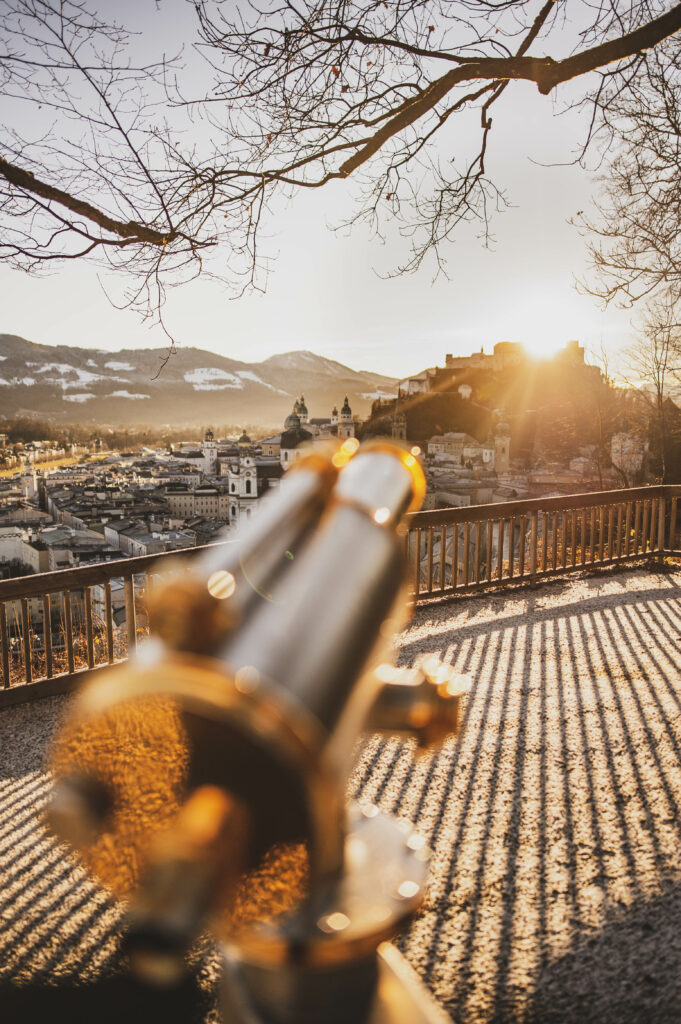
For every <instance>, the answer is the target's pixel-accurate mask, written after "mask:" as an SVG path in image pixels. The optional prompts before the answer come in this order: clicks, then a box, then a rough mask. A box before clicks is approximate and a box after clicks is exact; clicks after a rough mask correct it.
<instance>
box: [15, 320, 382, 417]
mask: <svg viewBox="0 0 681 1024" xmlns="http://www.w3.org/2000/svg"><path fill="white" fill-rule="evenodd" d="M166 354H167V353H166V351H165V350H163V349H123V350H122V351H121V352H117V353H111V352H104V351H102V350H101V349H96V348H75V347H71V346H70V345H59V346H52V345H39V344H36V343H35V342H32V341H26V340H25V339H24V338H19V337H17V336H16V335H12V334H0V415H3V416H16V415H38V416H41V417H51V418H53V419H56V420H60V421H62V422H68V421H74V420H77V421H79V422H98V423H102V424H110V425H116V424H122V423H128V424H131V425H132V424H154V425H157V426H160V425H162V424H170V425H173V424H177V425H185V424H187V425H188V424H195V425H197V426H203V425H206V424H209V423H214V424H239V423H253V424H258V423H260V424H263V425H267V426H269V425H276V424H279V423H281V422H282V421H283V419H284V417H285V416H286V415H287V414H288V413H289V412H290V411H291V406H292V404H293V402H294V401H295V399H296V398H297V397H298V396H299V395H301V394H303V395H304V396H305V402H306V405H307V407H308V409H309V412H310V416H312V417H314V416H328V415H329V413H330V411H331V408H332V406H333V405H334V404H336V405H340V403H342V401H343V399H344V398H345V395H346V394H347V395H348V397H349V399H350V405H351V406H352V409H353V412H356V413H358V414H359V415H360V416H364V415H366V414H367V413H368V412H369V409H370V406H371V402H372V400H373V399H374V398H377V397H383V396H385V397H392V396H394V394H395V390H396V386H397V381H396V380H393V379H392V378H390V377H382V376H381V375H380V374H376V373H367V372H364V371H357V370H351V369H350V368H349V367H348V366H343V364H342V363H337V362H335V361H334V360H333V359H326V358H325V357H323V356H318V355H315V354H314V353H313V352H302V351H298V352H285V353H283V354H281V355H276V356H271V357H270V358H269V359H265V360H264V361H263V362H260V363H245V362H240V361H239V360H236V359H228V358H226V357H224V356H220V355H217V354H216V353H215V352H207V351H205V350H204V349H198V348H182V349H179V350H178V352H177V353H176V354H174V355H172V356H171V357H170V359H169V360H168V362H167V363H166V365H165V366H164V367H163V369H162V371H161V373H160V375H159V376H158V377H157V376H156V375H157V374H158V372H159V367H160V366H161V363H162V361H163V359H164V358H165V356H166Z"/></svg>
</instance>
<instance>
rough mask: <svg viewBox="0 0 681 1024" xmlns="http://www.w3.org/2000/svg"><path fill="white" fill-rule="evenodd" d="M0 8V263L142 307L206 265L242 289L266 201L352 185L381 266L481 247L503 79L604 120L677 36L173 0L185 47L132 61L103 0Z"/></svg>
mask: <svg viewBox="0 0 681 1024" xmlns="http://www.w3.org/2000/svg"><path fill="white" fill-rule="evenodd" d="M176 2H177V0H176ZM171 3H172V0H165V4H164V7H165V9H166V10H167V9H168V7H169V6H170V5H171ZM2 5H3V19H2V25H1V28H0V45H2V49H3V57H2V62H1V64H0V68H1V70H0V96H2V97H3V109H4V110H6V111H8V120H7V127H6V129H5V131H4V133H3V134H2V135H1V136H0V258H4V259H5V260H8V261H10V262H11V263H13V264H14V265H17V266H21V267H23V268H25V269H28V270H35V269H38V268H40V267H41V266H45V265H48V266H49V265H50V264H51V263H52V262H53V261H55V260H62V259H76V258H83V257H94V258H97V259H100V260H102V261H104V262H105V263H106V264H107V265H109V266H111V267H114V268H116V269H122V270H124V271H127V272H128V273H129V274H131V275H132V276H131V278H130V280H131V282H132V285H131V289H130V291H129V292H128V295H127V299H128V301H129V302H131V303H133V304H137V305H139V306H140V307H141V308H142V309H146V310H149V309H151V310H154V309H158V308H159V307H160V304H161V303H162V299H163V289H164V287H165V284H166V283H173V282H176V281H181V280H183V279H185V278H186V276H187V275H188V274H196V273H200V272H204V271H205V270H206V269H207V267H209V266H210V268H212V269H213V270H214V271H217V272H218V273H220V274H221V275H222V276H223V277H227V278H229V279H231V280H233V281H237V282H238V281H239V280H243V275H245V281H246V283H250V284H256V285H257V283H258V280H259V279H258V271H259V270H260V269H263V268H264V267H265V266H266V261H265V260H264V259H262V258H261V249H260V241H259V238H260V233H261V229H262V226H263V224H264V221H265V218H266V215H267V214H268V212H270V211H271V210H272V208H273V207H276V202H277V196H278V195H284V196H286V195H290V194H291V193H294V192H296V191H298V190H300V189H309V188H315V189H316V188H320V187H326V186H328V185H329V183H331V182H332V181H334V180H338V179H340V180H343V179H346V178H348V177H350V176H352V177H353V178H356V179H357V193H358V194H357V199H358V206H357V208H356V209H357V212H356V214H355V216H354V217H353V218H352V219H353V220H354V219H357V218H364V219H366V220H368V222H369V223H370V224H371V225H372V226H373V227H374V228H375V229H376V230H378V231H380V230H381V226H382V224H383V221H384V217H395V218H397V220H398V222H399V223H400V225H401V228H402V230H403V231H404V232H405V233H407V234H408V235H409V236H410V238H411V253H410V255H409V256H408V258H407V259H406V261H405V263H404V265H403V266H402V267H400V268H399V269H400V270H413V269H416V268H417V267H419V266H420V265H421V263H422V262H423V260H424V258H425V257H426V255H427V254H433V255H434V257H435V259H436V262H437V265H438V266H442V249H441V246H442V243H443V242H445V241H447V240H449V239H450V238H451V237H452V234H453V232H455V231H456V228H457V227H458V226H459V225H460V224H461V223H462V222H466V221H472V222H477V223H479V225H480V229H481V233H482V235H483V236H484V237H486V234H487V230H488V223H489V216H490V214H491V212H493V211H494V209H495V208H497V207H498V206H499V205H500V204H503V202H504V194H503V191H502V187H503V186H502V183H498V182H495V181H493V180H491V179H490V177H489V176H488V172H487V154H488V149H489V145H490V139H491V131H492V113H493V110H495V109H497V107H498V101H499V100H500V98H501V96H502V95H503V94H504V93H505V92H506V91H507V89H508V87H509V85H510V84H511V82H513V81H523V82H530V83H534V84H535V85H536V87H537V88H538V90H539V92H540V93H541V94H542V95H548V94H550V93H551V92H552V91H553V90H554V89H555V88H556V87H557V86H559V85H560V84H561V83H564V82H568V81H571V80H574V79H578V78H581V77H582V76H588V77H587V78H585V86H584V88H585V95H586V98H587V101H588V102H589V103H590V104H591V110H592V115H593V116H594V117H596V118H599V117H600V118H601V120H602V119H603V112H604V109H605V107H606V106H607V105H604V102H603V98H604V97H605V96H606V95H609V94H610V93H614V95H621V96H623V97H624V96H629V97H631V101H632V102H635V101H636V95H637V91H636V90H637V88H638V86H637V83H638V80H639V76H640V75H641V74H645V72H646V69H647V68H648V67H649V60H648V57H646V51H649V50H650V49H651V48H654V47H659V46H660V44H661V43H662V42H663V41H664V40H665V39H667V38H668V37H669V36H670V35H672V34H673V33H675V32H677V31H678V30H679V28H680V27H681V4H677V5H674V6H672V7H669V5H668V4H667V3H666V2H664V0H607V2H600V0H596V2H595V3H594V2H593V0H570V3H569V4H568V2H567V0H548V2H544V3H543V4H542V3H541V2H538V0H300V2H297V3H296V2H294V0H210V2H209V0H193V3H192V5H191V6H192V7H193V8H194V9H195V12H196V18H197V21H196V26H197V28H196V31H197V40H196V47H191V46H189V47H188V48H187V49H186V50H185V53H184V55H183V56H182V57H179V58H178V59H175V60H171V59H168V58H167V57H166V56H164V55H163V54H158V55H154V54H150V55H149V60H148V62H146V61H142V62H136V61H135V60H134V59H133V54H134V53H136V52H137V50H139V49H140V41H136V40H134V39H133V38H131V36H130V34H129V33H127V32H126V31H125V29H124V27H122V26H120V25H118V24H116V23H115V22H113V21H112V20H110V19H107V18H105V17H102V16H100V14H98V13H97V12H98V10H99V9H101V10H105V9H106V8H105V7H104V4H103V3H102V2H101V0H100V3H99V5H97V3H96V0H2ZM568 18H570V19H572V20H568ZM567 40H569V42H567ZM144 42H145V41H144V40H142V41H141V43H144ZM189 42H191V40H189ZM152 45H153V41H147V46H149V47H150V46H152ZM672 49H673V48H672ZM549 50H551V51H553V52H552V55H551V56H548V55H547V52H548V51H549ZM660 54H661V57H660V60H661V61H662V62H663V63H664V62H665V61H667V60H668V59H669V58H668V56H667V54H668V51H667V49H665V48H664V47H662V49H661V50H660ZM591 72H594V73H595V76H591V75H589V73H591ZM206 75H208V78H209V81H207V82H206ZM27 110H28V111H30V117H29V118H27V117H26V116H25V113H26V111H27ZM457 123H458V124H459V130H458V132H455V130H454V125H455V124H457ZM593 123H594V124H595V123H596V122H595V121H594V122H593ZM476 124H477V129H476V130H475V132H474V134H475V142H474V144H473V145H472V149H470V151H468V152H467V151H466V142H467V140H468V139H469V138H470V134H471V129H472V128H474V127H475V125H476ZM213 257H215V258H213ZM207 261H208V263H207Z"/></svg>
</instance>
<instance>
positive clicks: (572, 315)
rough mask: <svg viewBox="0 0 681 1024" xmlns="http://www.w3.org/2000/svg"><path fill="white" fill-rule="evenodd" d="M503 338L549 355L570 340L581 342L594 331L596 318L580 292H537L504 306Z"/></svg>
mask: <svg viewBox="0 0 681 1024" xmlns="http://www.w3.org/2000/svg"><path fill="white" fill-rule="evenodd" d="M503 322H504V324H505V335H504V338H505V339H508V340H509V341H519V342H521V343H522V345H523V346H524V348H525V349H526V350H527V352H528V353H529V354H530V355H532V356H534V357H535V358H538V359H550V358H551V357H552V356H554V355H555V354H556V352H558V351H559V350H560V349H562V348H564V347H565V345H566V344H567V342H568V341H571V340H573V339H577V340H578V341H580V342H581V343H582V344H583V343H584V340H585V339H586V338H591V337H592V336H593V333H594V318H593V317H592V316H589V310H588V309H585V308H584V306H583V299H582V297H581V296H578V295H576V294H575V295H570V294H569V293H568V294H565V292H564V291H560V292H557V293H551V292H549V291H546V290H540V289H537V292H536V293H533V294H530V295H527V296H525V297H524V298H523V299H518V300H517V301H515V302H512V303H510V304H509V306H507V308H506V309H505V310H504V314H503Z"/></svg>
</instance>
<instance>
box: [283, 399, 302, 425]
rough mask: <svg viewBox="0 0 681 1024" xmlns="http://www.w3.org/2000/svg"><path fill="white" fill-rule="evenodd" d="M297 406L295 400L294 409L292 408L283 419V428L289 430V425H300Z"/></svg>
mask: <svg viewBox="0 0 681 1024" xmlns="http://www.w3.org/2000/svg"><path fill="white" fill-rule="evenodd" d="M297 406H298V403H297V402H296V404H295V406H294V409H293V412H290V413H289V414H288V416H287V417H286V419H285V420H284V430H290V429H291V427H299V426H300V416H299V415H298V413H297V412H296V408H297Z"/></svg>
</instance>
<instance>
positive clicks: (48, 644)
mask: <svg viewBox="0 0 681 1024" xmlns="http://www.w3.org/2000/svg"><path fill="white" fill-rule="evenodd" d="M43 644H44V647H45V678H46V679H51V678H52V609H51V607H50V595H49V594H43Z"/></svg>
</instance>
